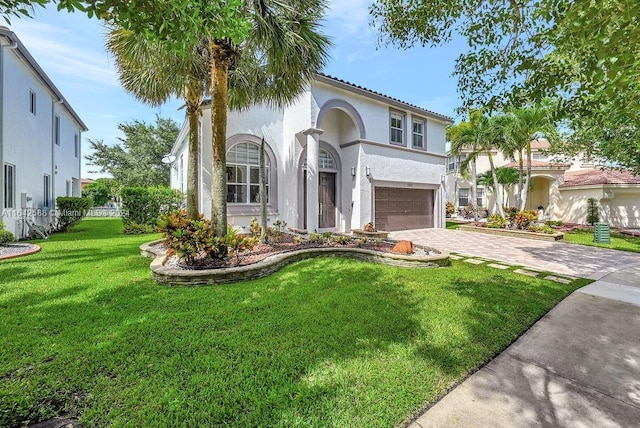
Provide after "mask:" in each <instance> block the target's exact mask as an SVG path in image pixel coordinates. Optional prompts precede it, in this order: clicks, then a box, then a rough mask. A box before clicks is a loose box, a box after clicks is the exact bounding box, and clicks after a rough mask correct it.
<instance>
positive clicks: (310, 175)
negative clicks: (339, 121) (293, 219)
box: [303, 128, 324, 232]
mask: <svg viewBox="0 0 640 428" xmlns="http://www.w3.org/2000/svg"><path fill="white" fill-rule="evenodd" d="M323 132H324V131H323V130H322V129H317V128H309V129H307V130H306V131H304V132H303V134H304V135H306V137H307V200H306V201H305V204H306V207H305V208H306V210H307V211H306V212H307V230H308V231H309V232H313V231H314V230H317V229H318V217H319V215H320V212H319V211H318V209H319V205H318V156H319V152H320V135H321V134H322V133H323Z"/></svg>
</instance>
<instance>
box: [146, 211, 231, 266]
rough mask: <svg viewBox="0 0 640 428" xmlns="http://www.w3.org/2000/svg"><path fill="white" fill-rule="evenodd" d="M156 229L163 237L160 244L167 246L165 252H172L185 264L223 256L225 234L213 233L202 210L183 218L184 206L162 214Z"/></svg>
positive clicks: (195, 263) (201, 262) (184, 215)
mask: <svg viewBox="0 0 640 428" xmlns="http://www.w3.org/2000/svg"><path fill="white" fill-rule="evenodd" d="M158 230H159V231H160V232H162V234H163V236H164V238H165V242H164V245H165V246H166V247H168V248H169V251H168V252H167V254H169V255H173V254H175V255H176V256H178V258H180V260H182V261H183V262H184V263H186V264H187V265H189V266H194V265H198V264H204V263H206V262H207V261H208V260H211V259H224V258H225V257H226V256H227V246H226V244H225V241H224V239H225V238H219V237H216V236H213V227H212V226H211V222H210V221H209V220H206V219H204V218H203V217H202V214H201V215H200V217H199V218H198V219H197V220H191V219H189V218H187V212H186V211H184V210H180V211H174V212H171V213H168V214H165V215H164V216H162V217H161V219H160V222H159V224H158Z"/></svg>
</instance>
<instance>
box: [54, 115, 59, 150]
mask: <svg viewBox="0 0 640 428" xmlns="http://www.w3.org/2000/svg"><path fill="white" fill-rule="evenodd" d="M53 139H54V142H55V143H56V146H59V145H60V116H58V115H55V116H54V118H53Z"/></svg>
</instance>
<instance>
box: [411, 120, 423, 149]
mask: <svg viewBox="0 0 640 428" xmlns="http://www.w3.org/2000/svg"><path fill="white" fill-rule="evenodd" d="M413 147H415V148H418V149H424V148H425V147H424V121H423V120H419V119H414V120H413Z"/></svg>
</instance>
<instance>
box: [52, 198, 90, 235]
mask: <svg viewBox="0 0 640 428" xmlns="http://www.w3.org/2000/svg"><path fill="white" fill-rule="evenodd" d="M56 205H57V209H58V222H57V225H56V229H57V230H59V231H61V232H64V231H66V230H69V228H70V227H71V226H74V225H76V224H78V222H80V220H82V219H83V218H84V216H86V215H87V212H88V211H89V208H91V199H88V198H77V197H73V196H59V197H57V198H56Z"/></svg>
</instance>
